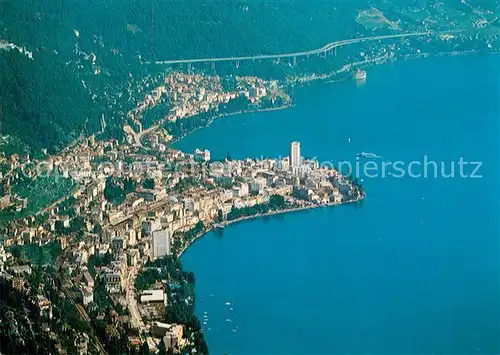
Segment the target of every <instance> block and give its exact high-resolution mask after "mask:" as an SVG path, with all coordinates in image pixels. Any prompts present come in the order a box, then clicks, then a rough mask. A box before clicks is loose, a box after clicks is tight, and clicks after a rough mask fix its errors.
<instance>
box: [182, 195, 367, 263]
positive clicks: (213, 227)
mask: <svg viewBox="0 0 500 355" xmlns="http://www.w3.org/2000/svg"><path fill="white" fill-rule="evenodd" d="M365 198H366V194H365V193H364V192H363V193H362V195H361V196H360V197H358V198H356V199H353V200H349V201H345V202H339V203H335V202H329V203H324V204H308V205H306V206H298V207H291V208H286V209H283V210H276V211H269V212H267V213H261V214H256V215H252V216H244V217H240V218H237V219H233V220H230V221H224V222H222V223H214V224H212V225H210V226H209V227H207V228H206V229H205V230H203V231H201V232H200V233H198V234H197V235H196V236H195V237H194V238H193V239H192V240H191V241H189V242H188V243H187V244H186V245H185V246H184V247H183V248H182V249H181V250H180V252H179V253H178V254H177V255H176V256H177V258H181V257H182V255H183V254H184V252H186V251H187V249H188V248H189V247H190V246H191V245H192V244H193V243H194V242H196V241H197V240H199V239H201V238H203V237H204V236H205V235H206V234H208V233H209V232H211V231H214V230H217V229H223V228H225V227H227V226H230V225H232V224H237V223H241V222H243V221H249V220H254V219H258V218H262V217H269V216H275V215H280V214H289V213H294V212H301V211H308V210H312V209H316V208H321V207H323V208H327V207H337V206H342V205H351V204H355V203H358V202H361V201H362V200H364V199H365Z"/></svg>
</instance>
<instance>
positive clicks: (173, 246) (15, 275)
mask: <svg viewBox="0 0 500 355" xmlns="http://www.w3.org/2000/svg"><path fill="white" fill-rule="evenodd" d="M150 135H151V137H149V138H150V139H149V145H148V147H147V149H145V148H144V147H140V146H137V145H135V141H131V142H130V143H126V144H118V143H117V142H116V141H95V140H94V139H93V137H91V138H90V139H87V138H84V139H82V140H80V141H79V142H78V143H77V144H75V145H73V146H72V147H70V148H67V149H66V150H64V151H63V152H62V153H60V154H58V155H55V156H52V157H51V158H50V159H49V160H47V161H44V162H43V164H38V165H36V166H35V167H33V166H29V165H28V164H19V167H18V170H17V173H19V174H22V175H30V176H33V175H35V174H36V175H37V177H36V179H49V178H52V179H54V180H55V181H56V183H57V181H58V180H59V179H61V181H66V179H71V180H72V181H74V182H75V185H74V186H75V190H73V191H72V192H71V193H70V194H69V195H67V197H66V198H64V199H62V200H60V201H58V203H56V204H52V205H50V206H49V207H46V208H45V209H43V210H42V211H41V212H39V213H38V214H36V215H32V216H29V217H25V218H23V219H17V220H13V221H11V222H10V223H9V224H8V226H7V228H5V229H4V230H3V233H2V235H3V237H2V238H3V239H2V241H3V246H2V248H1V253H2V254H1V255H2V260H3V263H2V270H3V271H2V278H3V279H5V280H8V281H9V282H11V283H12V285H13V287H14V288H15V290H16V292H19V295H20V296H19V297H23V296H22V295H27V294H29V293H30V292H33V291H32V290H33V287H35V289H39V290H42V292H41V293H39V294H38V296H37V303H36V304H34V307H36V308H37V309H38V310H39V312H40V314H41V315H42V320H43V319H45V318H43V317H44V315H46V316H47V317H48V318H47V321H49V322H51V324H52V326H51V327H54V329H55V330H57V332H56V333H55V334H58V335H57V336H56V338H55V339H53V341H51V340H50V339H46V341H47V346H56V345H57V344H59V346H61V347H62V348H65V349H69V351H71V349H75V347H76V348H80V347H81V348H85V347H87V348H91V347H92V346H95V349H96V350H97V351H98V352H99V353H107V352H109V353H113V354H114V353H118V352H120V351H124V350H125V349H136V350H137V349H138V348H139V347H140V346H142V345H143V344H146V345H145V346H147V347H148V348H149V350H150V351H151V352H156V351H159V352H160V353H165V352H166V351H183V352H184V351H188V352H189V353H192V352H193V351H195V350H196V351H198V352H199V353H205V354H206V353H208V349H207V346H206V343H205V341H204V338H203V334H202V333H201V327H200V322H199V320H198V319H196V317H195V315H194V300H195V294H194V289H195V286H194V277H193V275H192V274H191V273H187V272H180V270H182V265H181V264H180V262H179V256H180V255H181V254H182V253H183V252H184V251H185V250H186V248H187V247H188V246H189V245H190V244H191V243H192V242H193V241H195V240H196V239H197V238H199V237H201V236H202V235H204V234H205V233H206V232H207V231H209V230H211V229H212V228H224V226H226V225H228V224H230V223H234V222H238V221H243V220H247V219H250V218H255V217H259V216H264V215H272V214H277V213H287V212H292V211H298V210H303V209H309V208H315V207H319V206H331V205H337V204H343V203H355V202H358V201H360V200H362V199H363V198H364V197H365V193H364V192H363V190H362V187H361V186H360V185H358V183H357V182H356V180H350V179H349V178H348V177H346V176H343V175H342V174H341V173H339V172H338V171H336V170H334V169H332V168H329V167H324V166H321V165H320V163H319V162H318V161H315V160H307V159H304V158H303V157H302V156H301V147H300V143H299V142H292V143H291V145H290V154H289V156H286V157H284V158H275V159H246V160H233V159H231V157H226V158H225V159H223V160H219V161H214V160H213V159H211V154H210V151H208V150H201V149H197V150H195V151H194V152H193V153H190V154H189V153H184V152H181V151H179V150H175V149H171V148H165V145H164V144H162V143H161V140H165V139H166V138H165V135H164V134H163V133H162V132H152V133H150ZM28 167H29V168H28ZM42 167H43V169H42ZM43 280H45V281H43ZM49 280H52V281H49ZM42 281H43V282H42ZM27 282H28V283H27ZM51 282H59V283H60V284H61V288H60V290H62V291H63V292H64V294H65V295H66V296H65V298H64V299H61V298H60V297H59V296H58V295H57V288H56V289H53V288H51V287H50V284H51ZM26 285H30V286H26ZM68 302H69V303H68ZM61 307H66V309H73V311H72V312H73V313H74V319H73V320H72V321H73V322H76V323H77V324H80V326H81V328H80V329H81V330H80V333H77V334H73V335H74V336H76V338H77V339H81V340H79V342H74V341H73V340H71V338H70V337H69V335H68V336H67V334H66V333H65V332H64V331H62V329H59V328H58V327H59V325H58V323H57V319H62V318H60V317H63V315H62V314H61V313H60V312H61ZM54 315H55V317H54ZM109 315H111V318H110V316H109ZM51 317H54V318H51ZM51 319H52V320H51ZM13 326H14V325H13ZM18 327H22V325H18ZM80 341H81V342H80ZM104 343H106V344H107V345H106V347H104V346H103V345H102V344H104ZM92 344H93V345H92Z"/></svg>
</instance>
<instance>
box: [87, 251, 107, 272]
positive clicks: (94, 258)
mask: <svg viewBox="0 0 500 355" xmlns="http://www.w3.org/2000/svg"><path fill="white" fill-rule="evenodd" d="M111 261H113V255H112V254H111V253H110V252H108V253H106V254H103V255H102V254H92V255H91V256H90V257H89V260H88V262H87V266H88V268H89V272H90V274H91V275H92V277H95V275H96V270H95V268H96V267H102V266H107V265H109V264H110V263H111Z"/></svg>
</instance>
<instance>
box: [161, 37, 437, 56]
mask: <svg viewBox="0 0 500 355" xmlns="http://www.w3.org/2000/svg"><path fill="white" fill-rule="evenodd" d="M433 33H434V32H431V31H428V32H412V33H402V34H397V35H385V36H373V37H361V38H353V39H346V40H342V41H336V42H331V43H328V44H327V45H325V46H323V47H321V48H317V49H313V50H310V51H304V52H295V53H284V54H262V55H254V56H245V57H224V58H199V59H175V60H163V61H157V62H156V64H184V63H186V64H191V63H206V62H231V61H243V60H258V59H278V58H293V57H303V56H307V55H312V54H319V53H324V52H327V51H329V50H331V49H333V48H335V47H340V46H343V45H348V44H353V43H359V42H368V41H378V40H384V39H391V38H403V37H414V36H426V35H430V34H433Z"/></svg>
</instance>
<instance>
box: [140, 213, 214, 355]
mask: <svg viewBox="0 0 500 355" xmlns="http://www.w3.org/2000/svg"><path fill="white" fill-rule="evenodd" d="M202 225H203V223H202V224H201V225H198V228H202ZM148 266H151V267H156V268H160V270H161V272H160V276H161V278H162V279H166V280H167V282H168V287H167V297H168V307H167V314H166V321H167V322H168V323H177V324H183V325H184V333H185V336H186V337H187V338H190V337H191V335H192V336H193V338H194V342H193V344H192V345H191V346H192V349H196V352H197V353H199V354H200V353H201V354H208V346H207V344H206V342H205V339H204V338H203V333H202V331H201V324H200V321H199V320H198V319H197V318H196V316H195V309H194V300H195V296H196V295H195V279H194V274H193V273H192V272H186V271H184V270H183V268H182V264H181V262H180V260H179V259H178V258H177V257H176V256H169V257H165V258H159V259H157V260H155V261H154V262H152V263H150V264H149V265H148ZM186 300H188V301H187V302H186ZM184 350H186V352H187V353H192V351H189V350H190V349H184Z"/></svg>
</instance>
